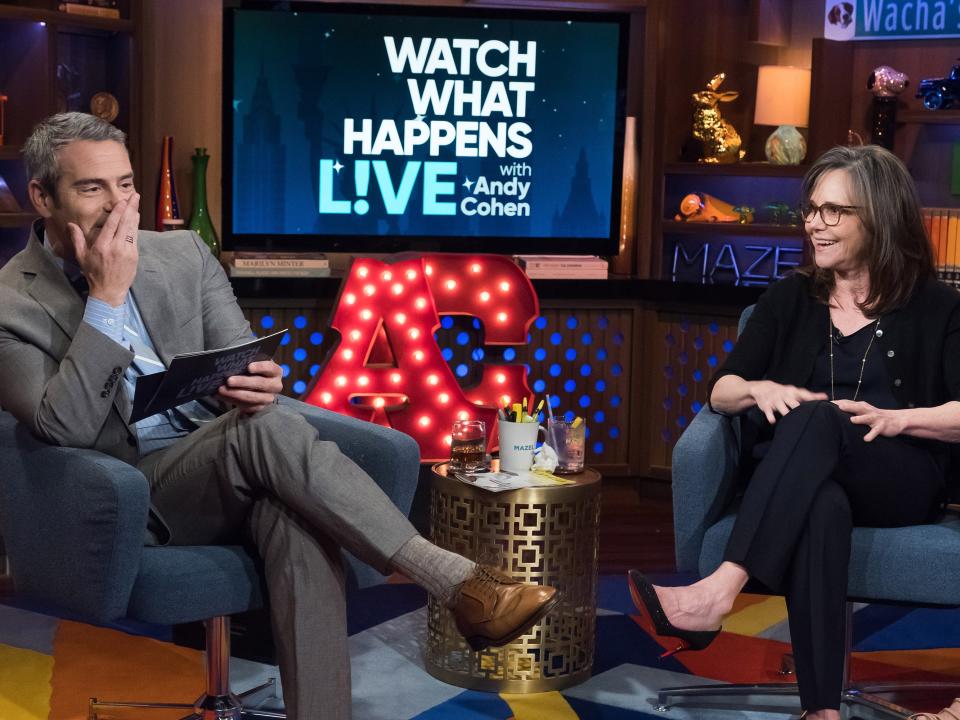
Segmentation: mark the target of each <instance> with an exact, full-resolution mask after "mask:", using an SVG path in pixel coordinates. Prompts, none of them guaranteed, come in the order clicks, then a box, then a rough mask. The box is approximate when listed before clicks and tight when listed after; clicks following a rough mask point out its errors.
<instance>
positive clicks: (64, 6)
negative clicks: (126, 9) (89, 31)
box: [59, 2, 120, 20]
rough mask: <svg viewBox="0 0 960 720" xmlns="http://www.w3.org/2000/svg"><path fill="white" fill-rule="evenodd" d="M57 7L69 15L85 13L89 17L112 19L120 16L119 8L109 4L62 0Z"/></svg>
mask: <svg viewBox="0 0 960 720" xmlns="http://www.w3.org/2000/svg"><path fill="white" fill-rule="evenodd" d="M59 8H60V12H65V13H69V14H70V15H87V16H89V17H101V18H112V19H114V20H116V19H119V18H120V9H119V8H116V7H110V6H106V7H105V6H103V5H88V4H87V3H82V2H62V3H60V6H59Z"/></svg>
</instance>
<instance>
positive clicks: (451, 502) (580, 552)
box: [425, 460, 600, 693]
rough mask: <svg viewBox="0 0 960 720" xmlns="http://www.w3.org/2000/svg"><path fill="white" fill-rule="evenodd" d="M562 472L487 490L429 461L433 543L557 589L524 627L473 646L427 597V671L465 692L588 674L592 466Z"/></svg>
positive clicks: (596, 488)
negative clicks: (555, 479) (550, 482)
mask: <svg viewBox="0 0 960 720" xmlns="http://www.w3.org/2000/svg"><path fill="white" fill-rule="evenodd" d="M496 462H497V461H496V460H494V463H496ZM494 467H496V465H495V466H494ZM567 477H568V478H570V479H571V480H575V481H576V484H574V485H560V486H554V487H537V488H523V489H521V490H511V491H508V492H502V493H493V492H489V491H487V490H483V489H481V488H476V487H473V486H471V485H468V484H466V483H463V482H461V481H459V480H457V479H456V478H454V477H448V476H447V463H440V464H438V465H434V466H433V473H432V486H431V489H430V530H431V533H432V535H433V542H435V543H436V544H437V545H439V546H440V547H442V548H446V549H447V550H452V551H454V552H457V553H460V554H461V555H464V556H465V557H468V558H470V559H472V560H476V561H477V562H481V563H487V564H490V565H494V566H496V567H499V568H501V569H503V570H504V572H506V573H507V574H508V575H511V576H513V577H514V578H515V579H517V580H522V581H524V582H532V583H538V584H546V585H553V586H554V587H556V588H557V589H558V590H559V591H560V593H561V600H560V604H559V605H557V607H556V608H554V610H553V611H552V612H550V613H549V614H548V615H547V616H546V617H544V618H543V620H541V621H540V622H539V623H537V625H535V626H534V627H533V628H532V629H531V631H530V632H529V633H527V634H526V635H522V636H520V637H519V638H517V639H516V640H515V641H514V642H512V643H510V644H509V645H505V646H504V647H500V648H488V649H486V650H483V651H480V652H477V651H474V650H472V649H471V648H470V646H469V645H467V643H466V642H465V641H464V639H463V637H461V635H460V633H458V632H457V628H456V626H455V625H454V622H453V618H452V616H451V614H450V611H449V610H448V609H447V608H445V607H443V606H442V605H441V604H440V603H438V602H437V601H436V600H434V598H433V597H431V598H430V600H429V603H428V605H427V610H428V616H429V617H428V628H427V646H426V651H425V665H426V669H427V672H429V673H430V674H431V675H433V676H434V677H435V678H438V679H440V680H443V681H444V682H448V683H451V684H453V685H458V686H460V687H465V688H470V689H472V690H487V691H494V692H508V693H528V692H547V691H550V690H560V689H562V688H565V687H569V686H571V685H576V684H577V683H579V682H583V681H584V680H586V679H587V678H588V677H590V670H591V667H592V666H593V645H594V632H595V625H596V608H597V528H598V524H599V519H600V473H598V472H597V471H595V470H591V469H589V468H588V469H586V470H584V471H583V472H582V473H579V474H577V475H569V476H567Z"/></svg>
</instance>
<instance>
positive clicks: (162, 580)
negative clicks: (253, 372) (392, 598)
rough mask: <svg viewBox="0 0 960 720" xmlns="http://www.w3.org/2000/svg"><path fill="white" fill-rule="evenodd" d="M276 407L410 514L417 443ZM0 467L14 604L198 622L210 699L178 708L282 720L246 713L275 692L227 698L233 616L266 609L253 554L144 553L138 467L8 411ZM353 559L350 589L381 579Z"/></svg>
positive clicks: (1, 426) (0, 520)
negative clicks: (24, 600)
mask: <svg viewBox="0 0 960 720" xmlns="http://www.w3.org/2000/svg"><path fill="white" fill-rule="evenodd" d="M281 403H282V404H284V405H289V406H291V407H294V408H295V409H296V410H298V411H299V412H301V413H302V414H303V415H305V416H306V418H307V419H308V420H309V421H310V423H311V424H312V425H314V426H315V427H316V428H317V429H318V430H319V431H320V433H321V436H322V437H324V438H325V439H328V440H332V441H334V442H336V443H337V444H338V445H339V447H340V449H341V451H342V452H344V453H345V454H346V455H348V456H349V457H350V458H352V459H353V460H354V461H355V462H356V463H357V464H358V465H360V466H361V467H362V468H363V469H364V470H365V471H366V472H367V473H369V474H370V475H371V476H372V477H373V478H374V480H376V481H377V483H378V484H379V485H380V486H381V487H382V488H383V489H384V491H385V492H386V493H387V494H388V495H389V496H390V498H391V499H392V500H393V501H394V503H396V505H397V506H398V507H399V508H400V509H401V510H402V511H403V512H405V513H409V510H410V505H411V503H412V501H413V495H414V492H415V490H416V484H417V476H418V471H419V460H420V456H419V448H418V447H417V445H416V443H415V442H414V441H413V440H412V439H411V438H409V437H408V436H406V435H403V434H402V433H399V432H396V431H394V430H390V429H388V428H384V427H380V426H378V425H373V424H370V423H364V422H361V421H359V420H355V419H353V418H348V417H345V416H343V415H338V414H335V413H331V412H329V411H326V410H321V409H319V408H316V407H313V406H310V405H306V404H304V403H301V402H298V401H296V400H291V399H289V398H281ZM0 468H2V471H0V527H2V528H3V535H4V540H5V542H6V546H7V553H8V555H9V558H10V564H11V567H12V572H13V577H14V583H15V587H16V592H17V593H18V594H23V595H24V596H27V597H30V598H32V599H34V600H38V601H40V602H41V603H43V604H45V605H49V606H53V607H54V608H59V609H62V610H64V611H67V612H69V613H70V614H71V615H72V616H74V617H78V618H79V619H82V620H87V621H89V622H92V623H106V622H110V621H114V620H117V619H120V618H124V617H127V618H133V619H137V620H141V621H146V622H151V623H159V624H165V625H174V624H179V623H186V622H194V621H198V620H203V621H205V623H206V628H207V631H206V634H207V654H206V657H207V690H206V694H205V695H204V696H202V697H201V698H200V699H198V700H197V701H196V702H195V703H193V704H187V705H183V706H177V707H182V708H183V709H185V710H190V711H192V712H193V713H195V714H193V715H189V716H188V717H190V718H194V717H196V718H199V717H208V715H201V714H200V713H202V712H203V711H204V710H206V711H208V712H214V711H217V710H218V711H219V712H220V713H222V714H217V715H216V717H218V718H219V717H222V718H231V719H236V720H239V719H240V718H282V717H284V715H282V714H279V713H272V712H264V711H254V710H247V709H244V708H243V703H244V702H246V703H247V704H251V703H252V702H253V700H254V699H255V696H256V697H260V696H264V695H268V694H269V693H270V692H272V690H273V688H272V684H271V683H268V684H267V685H264V686H261V687H259V688H255V689H254V690H253V691H250V692H249V693H244V695H243V696H240V697H237V696H235V695H233V694H232V693H231V691H230V686H229V677H228V673H227V668H228V664H227V661H228V660H229V657H230V637H229V616H230V615H231V614H234V613H238V612H242V611H246V610H252V609H255V608H257V607H260V606H261V605H262V604H263V603H264V601H265V599H266V593H265V591H264V589H263V588H262V587H261V578H260V572H259V569H258V561H257V559H256V558H255V557H253V556H251V554H249V553H248V551H247V549H246V548H243V547H240V546H196V547H185V546H167V547H144V545H143V540H144V532H145V529H146V523H147V511H148V507H149V489H148V486H147V481H146V479H145V478H144V477H143V475H142V474H141V473H140V472H139V471H137V470H136V468H134V467H132V466H130V465H127V464H126V463H123V462H121V461H120V460H117V459H115V458H112V457H109V456H107V455H103V454H101V453H98V452H96V451H93V450H79V449H72V448H62V447H52V446H50V445H47V444H45V443H42V442H39V441H38V440H37V439H35V438H34V437H33V436H32V435H31V434H30V433H29V432H28V431H27V430H26V429H25V428H24V427H22V426H20V425H18V424H17V422H16V421H15V420H14V419H13V417H12V416H11V415H9V414H8V413H2V412H0ZM348 561H349V567H350V576H351V582H352V583H353V584H354V585H356V586H361V587H363V586H368V585H372V584H374V583H376V582H379V581H382V579H383V578H382V576H381V575H380V574H379V573H377V572H376V571H375V570H373V569H372V568H370V567H368V566H366V565H364V564H362V563H360V562H359V561H356V560H354V559H353V558H349V557H348ZM92 703H93V704H92V706H91V712H90V717H91V718H94V719H95V718H96V713H97V710H98V709H103V710H106V709H107V708H111V707H122V706H128V705H129V704H127V703H105V702H96V701H92ZM138 706H140V707H149V705H148V704H138ZM167 707H170V706H167ZM231 713H232V714H231ZM209 716H210V717H212V716H213V715H209Z"/></svg>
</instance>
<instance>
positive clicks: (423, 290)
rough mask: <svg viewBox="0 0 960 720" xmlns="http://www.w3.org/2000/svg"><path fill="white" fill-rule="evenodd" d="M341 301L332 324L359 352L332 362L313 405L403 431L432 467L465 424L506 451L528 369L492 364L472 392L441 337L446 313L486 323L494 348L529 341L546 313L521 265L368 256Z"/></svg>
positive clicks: (491, 258)
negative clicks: (503, 419) (506, 409)
mask: <svg viewBox="0 0 960 720" xmlns="http://www.w3.org/2000/svg"><path fill="white" fill-rule="evenodd" d="M466 278H469V282H460V280H463V279H466ZM401 281H402V282H401ZM494 296H496V297H497V298H498V301H497V303H492V302H491V300H492V298H493V297H494ZM340 297H341V300H340V302H339V303H338V305H337V307H336V308H334V312H333V319H332V321H331V323H330V324H331V326H332V328H333V329H335V330H336V331H337V332H338V333H339V334H340V337H341V338H349V339H350V341H351V344H352V346H353V350H352V351H351V352H349V353H348V352H344V351H343V350H341V351H340V352H331V353H330V354H329V355H328V360H327V364H326V365H325V366H324V368H323V369H322V370H321V371H320V372H318V373H317V379H316V381H315V382H314V385H313V387H312V388H311V389H310V391H309V393H308V394H307V398H306V400H307V402H309V403H311V404H313V405H322V406H323V407H325V408H327V409H330V410H334V411H336V412H339V413H342V414H344V415H350V416H353V417H357V418H361V419H364V420H370V421H372V422H376V423H378V424H380V425H386V426H389V427H393V428H396V429H397V430H400V431H402V432H404V433H406V434H408V435H410V436H412V437H413V438H414V439H415V440H416V441H417V442H418V443H419V444H420V454H421V457H422V458H423V460H424V461H427V462H433V461H439V460H446V459H448V458H449V457H450V436H449V434H447V432H448V431H449V428H450V427H451V426H452V425H453V421H454V420H457V419H462V418H475V419H478V420H484V421H486V424H487V428H488V433H489V436H488V443H487V445H488V449H489V450H493V449H494V448H495V447H496V438H497V431H496V420H497V408H498V407H500V406H501V404H502V398H504V397H517V398H522V397H529V396H530V395H531V391H530V388H529V386H528V385H527V374H526V367H525V366H524V365H523V364H512V365H497V364H484V365H482V373H481V378H480V382H479V383H477V384H476V385H474V386H472V387H470V388H469V389H464V388H462V387H460V384H459V382H458V381H457V378H456V377H455V376H454V374H453V372H452V371H451V369H450V366H449V365H448V364H447V362H446V361H445V360H444V359H443V356H442V355H441V353H440V348H439V347H438V346H437V343H436V340H434V333H435V332H436V331H437V330H438V329H439V328H440V316H441V315H467V316H471V317H475V318H477V319H479V320H480V322H481V323H483V327H484V337H485V338H486V342H487V344H489V345H512V346H519V345H524V344H526V342H527V331H528V330H529V328H530V326H531V325H532V324H533V321H534V320H535V319H536V317H537V315H538V314H539V312H540V307H539V303H538V302H537V296H536V293H535V292H534V290H533V286H532V285H531V284H530V281H529V280H528V279H527V276H526V275H525V274H524V273H523V271H522V270H521V269H520V268H519V267H517V266H516V265H515V264H514V263H513V262H511V261H510V260H509V259H508V258H507V257H504V256H499V255H482V256H465V255H454V254H434V255H425V256H421V257H418V258H412V259H406V260H401V261H399V262H395V263H392V264H388V263H384V262H381V261H378V260H370V259H363V260H359V261H357V262H356V263H354V265H353V267H352V268H351V271H350V274H349V275H348V277H347V278H346V279H345V280H344V285H343V289H342V292H341V295H340ZM359 299H363V303H357V300H359ZM503 303H506V305H504V304H503ZM361 304H362V307H357V306H358V305H361ZM498 304H499V305H500V307H494V306H496V305H498ZM504 307H507V308H508V309H509V312H505V311H504ZM344 350H345V349H344ZM425 378H426V382H424V379H425ZM467 408H469V409H467Z"/></svg>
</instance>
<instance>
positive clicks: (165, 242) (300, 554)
mask: <svg viewBox="0 0 960 720" xmlns="http://www.w3.org/2000/svg"><path fill="white" fill-rule="evenodd" d="M125 140H126V138H125V136H124V134H123V133H122V132H120V131H119V130H117V129H116V128H114V127H113V126H112V125H109V124H108V123H105V122H103V121H102V120H99V119H98V118H95V117H93V116H91V115H85V114H83V113H63V114H60V115H55V116H53V117H51V118H48V119H47V120H45V121H44V122H42V123H41V124H40V125H38V126H37V128H35V129H34V132H33V134H32V135H31V137H30V138H29V139H28V141H27V143H26V145H25V147H24V156H25V161H26V165H27V171H28V174H29V178H30V185H29V192H30V199H31V201H32V203H33V206H34V207H35V208H36V211H37V212H38V213H39V214H40V216H41V219H40V220H38V221H37V222H36V223H35V224H34V227H33V232H32V234H31V237H30V239H29V242H28V244H27V247H26V248H25V249H24V250H23V251H22V252H20V253H19V254H18V255H16V256H15V257H14V258H13V259H11V260H10V262H9V263H7V265H6V266H4V267H3V268H2V269H0V378H2V382H0V406H2V407H3V408H4V409H6V410H9V411H10V412H12V413H13V414H14V415H15V416H16V417H17V419H18V420H19V422H21V423H23V424H24V425H26V426H27V427H29V428H30V429H31V431H32V432H33V433H34V434H35V435H37V436H38V437H40V438H41V439H43V440H45V441H47V442H50V443H52V444H56V445H66V446H72V447H87V448H94V449H97V450H100V451H102V452H105V453H108V454H110V455H113V456H115V457H118V458H121V459H123V460H126V461H127V462H130V463H132V464H135V465H136V466H137V467H138V468H139V469H140V470H141V471H142V472H143V473H144V475H145V476H146V478H147V480H148V481H149V483H150V486H151V497H152V499H153V503H154V510H155V511H157V512H156V514H155V515H154V519H155V520H156V521H157V522H155V523H154V525H153V526H152V530H153V532H154V540H153V541H154V542H161V543H162V542H171V543H176V544H204V543H217V542H222V541H224V540H227V539H229V538H231V537H234V536H236V534H237V533H238V531H241V530H243V529H244V528H245V529H247V530H248V531H249V532H250V535H251V537H252V538H253V540H254V542H255V543H256V545H257V547H258V550H259V552H260V554H261V556H262V558H263V561H264V566H265V571H266V579H267V584H268V587H269V591H270V604H271V612H272V619H273V627H274V635H275V640H276V645H277V650H278V656H279V661H280V671H281V678H282V681H283V689H284V698H285V700H286V704H287V712H288V717H290V718H293V719H300V720H317V718H337V719H340V718H349V717H350V665H349V653H348V648H347V641H346V619H345V615H346V610H345V604H344V599H343V575H342V569H341V567H340V559H339V558H340V554H339V550H340V548H345V549H346V550H348V551H350V552H351V553H353V554H354V555H356V556H357V557H359V558H360V559H362V560H364V561H365V562H368V563H370V564H371V565H372V566H373V567H375V568H377V569H379V570H381V571H382V572H390V571H399V572H401V573H403V574H405V575H407V576H408V577H410V578H411V579H413V580H414V581H415V582H417V583H418V584H420V585H421V586H423V587H424V588H426V589H427V590H428V591H429V592H431V593H433V594H434V595H436V596H437V597H438V598H440V599H441V600H442V601H443V602H445V603H446V604H447V605H448V606H449V607H450V608H451V609H452V611H453V614H454V617H455V618H456V621H457V626H458V628H459V629H460V630H461V632H463V633H464V635H465V636H466V637H467V639H468V641H469V642H470V643H471V645H473V646H475V647H485V646H488V645H502V644H505V643H507V642H509V641H510V640H512V639H513V638H515V637H517V636H518V635H520V634H522V633H523V632H525V631H526V630H527V629H529V627H531V626H532V625H533V624H534V623H535V622H537V620H539V619H540V618H541V617H542V616H543V615H544V614H545V613H546V612H548V611H549V610H550V609H551V608H552V607H553V606H554V605H555V604H556V602H557V599H558V598H557V595H556V592H555V590H554V589H553V588H550V587H538V586H534V585H526V584H522V583H517V582H514V581H512V580H510V579H509V578H507V577H505V576H503V575H501V574H499V573H498V572H497V571H495V570H494V569H492V568H484V567H480V566H477V565H476V564H475V563H473V562H471V561H469V560H467V559H466V558H463V557H461V556H459V555H456V554H454V553H450V552H447V551H445V550H442V549H440V548H438V547H436V546H435V545H432V544H431V543H429V542H428V541H426V540H425V539H424V538H422V537H421V536H419V535H418V534H417V533H416V531H415V530H414V528H413V527H412V526H411V525H410V523H409V522H408V521H407V518H406V517H405V516H404V515H403V514H402V513H401V512H400V511H399V510H397V508H396V507H395V506H394V505H393V504H392V503H391V502H390V500H389V499H388V498H387V497H386V495H384V494H383V492H382V491H381V490H380V488H379V487H378V486H377V485H376V484H375V483H374V482H373V481H372V480H371V479H370V477H369V476H367V475H366V473H364V472H363V471H362V470H361V469H360V468H359V467H357V466H356V465H355V464H354V463H353V462H352V461H351V460H349V459H348V458H347V457H345V456H344V455H342V454H341V453H340V451H339V449H338V448H337V446H336V445H335V444H333V443H330V442H324V441H323V440H322V439H319V438H318V437H317V434H316V431H315V430H313V428H312V427H311V426H310V425H309V424H308V423H307V422H306V421H305V420H304V419H303V418H302V417H301V416H300V415H298V414H296V413H295V412H292V411H290V410H288V409H286V408H283V407H281V406H279V405H277V404H276V403H275V400H276V398H277V395H278V393H280V391H281V389H282V383H281V370H280V367H279V366H278V365H277V364H276V363H274V362H273V361H261V362H254V363H251V364H250V366H249V367H248V371H249V374H245V375H237V376H234V377H231V378H229V379H228V381H227V383H226V384H225V385H224V386H222V387H221V388H219V390H218V393H217V395H218V397H217V398H214V399H213V400H214V402H205V403H188V404H187V405H182V406H180V407H179V408H176V409H175V410H172V411H168V412H165V413H160V414H158V415H154V416H152V417H150V418H146V419H144V420H141V421H139V422H137V423H135V424H131V423H129V422H128V418H129V413H130V408H131V397H132V390H133V387H134V383H135V380H136V378H137V377H138V376H139V375H143V374H149V373H152V372H156V371H157V370H161V369H163V367H164V366H165V365H166V364H167V363H168V362H169V360H170V358H171V357H173V356H174V355H175V354H177V353H180V352H187V351H196V350H203V349H212V348H219V347H225V346H229V345H233V344H237V343H239V342H242V341H244V340H247V339H249V338H250V337H252V333H251V330H250V326H249V324H248V323H247V321H246V320H245V319H244V317H243V314H242V312H241V311H240V308H239V307H238V305H237V303H236V299H235V297H234V295H233V290H232V288H231V287H230V283H229V281H228V280H227V277H226V275H225V274H224V272H223V270H222V268H221V267H220V265H219V263H218V262H217V260H216V259H215V258H214V257H213V256H212V255H211V254H210V253H209V252H208V251H207V248H206V246H205V245H203V243H202V242H201V241H200V240H199V238H198V237H197V236H196V235H195V234H193V233H189V232H177V233H164V234H163V236H162V237H161V236H160V235H158V234H157V233H152V232H145V231H140V230H139V229H138V225H139V220H140V215H139V204H140V196H139V194H137V192H136V190H135V187H134V179H133V171H132V169H131V166H130V159H129V156H128V154H127V150H126V147H125ZM414 481H415V480H414V479H413V478H411V482H414ZM161 518H162V521H163V522H159V521H160V519H161Z"/></svg>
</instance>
